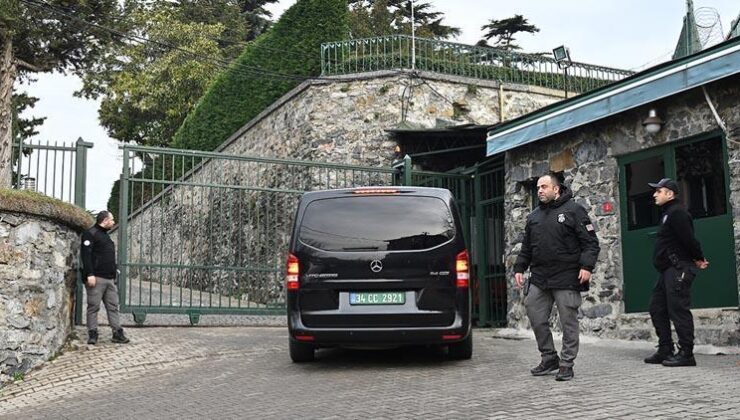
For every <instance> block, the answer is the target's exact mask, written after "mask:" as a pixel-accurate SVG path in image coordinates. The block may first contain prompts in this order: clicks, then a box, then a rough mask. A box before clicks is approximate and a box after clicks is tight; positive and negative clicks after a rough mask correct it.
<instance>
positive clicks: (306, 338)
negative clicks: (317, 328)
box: [294, 334, 315, 341]
mask: <svg viewBox="0 0 740 420" xmlns="http://www.w3.org/2000/svg"><path fill="white" fill-rule="evenodd" d="M294 338H295V339H296V340H298V341H314V340H315V338H314V336H312V335H308V334H298V335H295V336H294Z"/></svg>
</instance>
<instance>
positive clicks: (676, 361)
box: [663, 349, 696, 367]
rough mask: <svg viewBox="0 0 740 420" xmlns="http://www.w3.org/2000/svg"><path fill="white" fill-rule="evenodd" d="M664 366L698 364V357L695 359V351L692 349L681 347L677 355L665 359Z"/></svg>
mask: <svg viewBox="0 0 740 420" xmlns="http://www.w3.org/2000/svg"><path fill="white" fill-rule="evenodd" d="M663 366H668V367H676V366H696V359H694V352H693V351H691V350H684V349H681V350H679V351H678V353H676V355H675V356H671V357H669V358H667V359H665V360H663Z"/></svg>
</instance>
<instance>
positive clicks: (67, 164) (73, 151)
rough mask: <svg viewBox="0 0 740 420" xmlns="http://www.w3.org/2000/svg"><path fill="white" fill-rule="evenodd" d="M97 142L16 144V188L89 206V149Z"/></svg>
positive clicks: (14, 177)
mask: <svg viewBox="0 0 740 420" xmlns="http://www.w3.org/2000/svg"><path fill="white" fill-rule="evenodd" d="M92 147H93V144H92V143H88V142H85V141H83V140H82V139H78V140H77V141H76V142H75V143H73V144H65V143H62V144H59V143H58V142H54V143H53V144H50V143H49V142H46V144H42V143H41V142H37V143H33V142H28V143H23V144H22V145H21V144H13V157H14V160H13V162H14V165H13V175H12V176H13V180H12V185H13V188H16V189H23V190H30V191H35V192H39V193H42V194H44V195H47V196H49V197H53V198H56V199H59V200H62V201H65V202H68V203H72V204H75V205H77V206H79V207H82V208H85V186H86V173H87V149H89V148H92Z"/></svg>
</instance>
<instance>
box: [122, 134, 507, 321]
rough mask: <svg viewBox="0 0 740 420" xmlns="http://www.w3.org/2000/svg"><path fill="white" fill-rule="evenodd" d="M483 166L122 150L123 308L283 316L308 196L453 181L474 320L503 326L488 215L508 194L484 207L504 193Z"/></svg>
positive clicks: (496, 243) (138, 313)
mask: <svg viewBox="0 0 740 420" xmlns="http://www.w3.org/2000/svg"><path fill="white" fill-rule="evenodd" d="M482 169H483V167H475V168H472V169H471V170H469V171H466V172H465V173H463V172H461V171H458V172H457V173H439V172H426V171H418V170H413V169H412V165H411V159H410V158H408V157H407V158H406V159H404V160H403V161H400V162H399V164H398V165H395V166H394V167H392V168H385V167H363V166H351V165H341V164H330V163H318V162H309V161H299V160H287V159H268V158H258V157H248V156H238V155H227V154H223V153H209V152H200V151H190V150H175V149H161V148H151V147H140V146H129V145H127V146H124V147H123V173H122V175H121V183H120V191H119V192H120V194H119V197H120V198H119V200H120V202H119V206H118V208H119V214H118V219H119V226H118V236H117V238H118V239H117V240H118V252H119V257H118V260H119V266H120V270H121V274H120V279H119V288H120V291H119V292H120V295H121V299H120V300H121V310H122V311H124V312H131V313H133V315H134V319H135V321H136V322H137V323H139V324H143V323H144V321H145V318H146V314H148V313H170V314H186V315H189V316H190V321H191V323H192V324H196V323H197V322H198V321H199V319H200V316H201V314H251V315H269V314H280V315H282V314H284V313H285V296H284V290H283V276H284V264H285V253H286V252H287V249H288V241H289V240H290V228H291V225H292V222H293V214H294V209H295V208H296V204H297V201H298V199H299V198H300V196H301V194H303V193H304V192H306V191H312V190H320V189H335V188H351V187H359V186H381V185H417V186H428V187H441V188H448V189H450V190H451V191H452V192H453V193H454V194H455V196H456V197H457V199H458V202H459V204H460V210H461V214H462V218H463V220H464V229H465V232H466V236H467V237H466V240H467V241H468V243H469V244H471V241H476V242H478V243H474V244H472V246H471V245H469V248H470V249H471V252H472V254H473V258H474V259H475V260H474V262H473V270H474V273H475V274H476V278H477V279H479V280H478V281H475V282H474V285H475V289H474V290H475V291H476V302H477V303H476V305H475V312H476V316H477V318H478V320H479V324H484V325H490V324H499V323H500V322H501V321H502V320H504V321H505V313H506V296H505V287H504V289H503V294H500V293H499V291H498V289H496V291H495V292H494V289H495V288H492V285H496V284H498V283H499V278H501V279H502V278H503V271H502V270H499V269H498V266H499V264H498V263H494V262H488V261H487V258H488V256H489V255H491V253H492V252H493V253H495V252H499V251H500V250H501V249H502V246H501V245H502V242H501V241H502V237H501V236H500V235H499V236H495V235H498V233H500V232H501V230H502V227H503V225H502V224H501V225H500V228H499V229H498V230H495V229H494V230H490V224H491V222H493V219H490V217H489V218H486V217H488V216H485V215H488V214H490V210H489V209H490V208H492V207H491V206H493V207H495V206H497V205H499V204H501V206H502V203H503V197H500V198H501V200H500V202H499V201H496V202H495V203H488V202H483V204H482V205H481V204H480V203H478V199H479V198H482V197H488V196H489V195H491V194H492V193H494V190H495V192H498V191H499V189H492V188H491V187H490V185H491V184H490V182H491V179H492V178H490V177H491V174H492V173H497V172H495V171H494V172H491V171H490V170H488V172H481V170H482ZM484 171H485V170H484ZM502 174H503V172H502V170H501V175H502ZM501 179H503V178H502V177H501ZM486 180H488V181H486ZM494 212H495V211H494ZM498 214H502V207H501V211H499V213H498ZM476 215H479V217H476ZM489 219H490V220H489ZM501 220H502V219H501ZM501 220H499V219H496V221H495V222H496V223H498V222H501ZM481 229H484V230H485V229H489V231H485V232H484V233H480V232H483V231H482V230H481ZM489 234H494V236H495V238H493V242H491V238H489V236H490V235H489ZM478 249H482V250H483V251H481V252H478ZM496 261H498V262H500V261H501V259H500V258H498V259H497V260H496ZM481 291H483V292H481ZM502 299H503V300H502ZM501 302H503V306H502V304H501Z"/></svg>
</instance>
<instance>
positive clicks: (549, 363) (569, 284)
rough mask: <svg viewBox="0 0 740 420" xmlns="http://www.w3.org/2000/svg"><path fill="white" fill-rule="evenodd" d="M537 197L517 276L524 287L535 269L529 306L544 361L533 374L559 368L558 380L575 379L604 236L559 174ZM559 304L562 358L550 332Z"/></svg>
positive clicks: (540, 185)
mask: <svg viewBox="0 0 740 420" xmlns="http://www.w3.org/2000/svg"><path fill="white" fill-rule="evenodd" d="M537 197H538V198H539V200H540V205H539V206H538V207H537V208H536V209H534V211H532V213H530V214H529V216H528V217H527V225H526V228H525V231H524V240H523V242H522V249H521V252H520V253H519V256H518V257H517V259H516V263H515V265H514V273H515V274H514V278H515V280H516V284H517V286H519V287H522V286H523V285H524V271H526V270H527V268H529V269H530V271H531V278H530V280H529V287H525V295H526V296H525V298H524V306H525V307H526V308H527V316H528V317H529V321H530V323H531V325H532V330H534V335H535V338H536V339H537V348H538V349H539V351H540V355H541V358H542V359H541V362H540V364H539V365H537V366H536V367H535V368H533V369H532V370H531V371H530V372H531V373H532V375H535V376H543V375H547V374H548V373H550V372H552V371H554V370H558V373H557V374H556V376H555V379H556V380H558V381H568V380H570V379H572V378H573V361H574V360H575V358H576V355H577V354H578V333H579V325H578V308H579V307H580V306H581V291H585V290H588V287H589V281H590V280H591V273H592V272H593V270H594V266H595V265H596V259H597V258H598V256H599V251H600V247H599V240H598V239H597V237H596V229H595V228H594V225H593V224H592V223H591V220H590V219H589V217H588V214H587V213H586V210H585V209H584V208H583V207H581V206H580V205H579V204H577V203H576V202H575V201H573V195H572V194H571V192H570V191H569V190H567V189H566V188H565V186H564V185H562V180H560V179H558V177H557V176H556V175H545V176H543V177H541V178H540V179H539V180H537ZM553 303H556V304H557V307H558V314H559V316H560V325H561V327H562V331H563V348H562V351H561V353H560V354H561V357H558V353H557V351H556V350H555V345H554V344H553V339H552V332H551V331H550V312H552V305H553Z"/></svg>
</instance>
